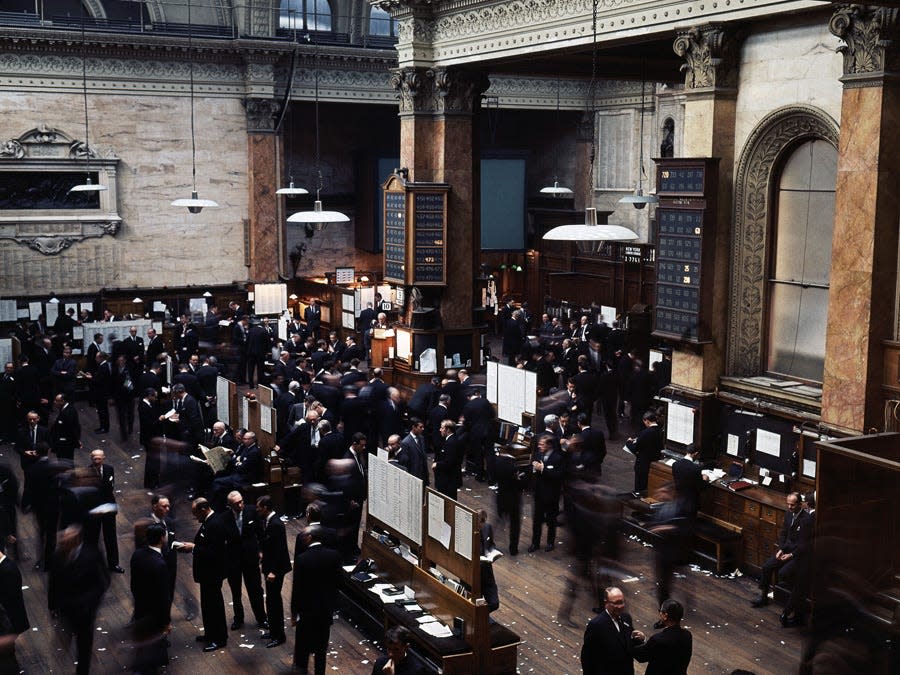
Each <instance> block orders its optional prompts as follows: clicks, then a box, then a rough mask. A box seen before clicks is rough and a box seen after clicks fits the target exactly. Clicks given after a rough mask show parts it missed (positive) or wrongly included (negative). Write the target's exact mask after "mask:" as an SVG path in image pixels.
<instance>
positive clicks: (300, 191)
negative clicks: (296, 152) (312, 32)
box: [273, 28, 309, 196]
mask: <svg viewBox="0 0 900 675" xmlns="http://www.w3.org/2000/svg"><path fill="white" fill-rule="evenodd" d="M307 39H308V36H307ZM294 42H295V44H294V52H293V54H292V55H291V72H290V74H289V75H288V84H287V89H286V91H285V93H284V102H283V103H282V106H281V115H280V116H279V117H278V124H276V125H275V134H273V137H274V135H277V134H278V129H279V128H281V124H282V122H284V117H285V114H286V113H287V106H288V103H290V100H291V90H292V89H293V87H294V69H295V68H296V65H297V45H296V42H297V30H296V28H295V29H294ZM285 137H286V138H285V140H286V141H287V142H286V143H285V145H286V148H285V154H287V155H288V176H289V178H290V180H289V182H288V186H287V187H283V188H278V189H277V190H276V191H275V194H276V195H287V196H292V195H308V194H309V190H307V189H305V188H302V187H295V186H294V159H293V155H292V154H291V128H290V127H288V128H287V131H285Z"/></svg>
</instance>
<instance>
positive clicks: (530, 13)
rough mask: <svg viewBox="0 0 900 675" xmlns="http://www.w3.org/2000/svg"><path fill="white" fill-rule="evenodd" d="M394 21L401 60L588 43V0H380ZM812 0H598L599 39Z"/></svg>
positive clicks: (815, 5)
mask: <svg viewBox="0 0 900 675" xmlns="http://www.w3.org/2000/svg"><path fill="white" fill-rule="evenodd" d="M378 4H379V5H380V6H381V7H383V8H385V9H387V10H388V11H389V12H391V14H392V16H394V17H395V18H396V19H397V20H398V31H399V33H398V34H399V43H398V45H397V51H398V54H399V63H400V65H401V66H404V67H405V66H412V65H417V66H423V67H425V66H427V65H429V64H431V65H443V66H450V65H463V64H465V63H469V62H473V61H484V60H486V59H488V60H489V59H492V58H500V57H509V56H513V55H525V54H530V55H534V54H535V53H540V52H545V51H546V52H551V51H555V50H558V49H560V48H561V47H575V46H584V45H589V44H590V43H591V42H592V41H593V27H592V12H593V0H442V1H439V0H433V1H429V0H384V1H383V2H380V3H378ZM821 4H822V3H821V2H818V1H816V0H719V1H716V0H600V3H599V10H598V16H597V40H598V42H599V43H615V42H619V41H621V40H623V39H627V38H630V37H633V38H641V39H648V38H652V37H654V36H658V37H665V36H669V35H671V33H672V31H673V30H674V29H676V28H678V27H681V26H684V25H686V24H687V25H690V24H703V23H710V22H715V21H729V22H731V21H741V20H748V19H752V18H755V17H766V18H771V17H772V16H774V15H777V14H780V13H795V12H798V11H803V10H808V9H821Z"/></svg>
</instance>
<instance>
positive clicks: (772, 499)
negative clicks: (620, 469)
mask: <svg viewBox="0 0 900 675" xmlns="http://www.w3.org/2000/svg"><path fill="white" fill-rule="evenodd" d="M671 481H672V467H670V466H667V465H666V464H664V463H663V462H654V463H653V464H651V465H650V477H649V480H648V489H649V493H650V494H651V495H652V494H653V493H654V492H655V491H656V490H657V489H659V488H661V487H663V486H665V485H666V484H668V483H670V482H671ZM786 510H787V507H786V506H785V496H784V495H783V494H782V493H780V492H775V491H773V490H769V489H768V488H764V487H753V488H749V489H747V490H742V491H741V492H733V491H732V490H729V489H728V488H727V487H726V486H725V485H722V483H721V482H719V481H716V482H714V483H710V484H709V487H708V488H707V489H706V490H704V491H703V492H702V493H701V495H700V512H701V513H703V514H706V515H708V516H712V517H713V518H717V519H719V520H722V521H725V522H726V523H731V524H732V525H735V526H737V527H739V528H741V537H742V541H741V558H742V561H741V568H742V569H746V570H749V571H751V572H753V573H754V574H759V573H760V572H761V566H762V564H763V562H765V561H766V559H767V558H768V557H769V556H771V555H772V554H773V553H774V551H775V548H774V546H775V543H776V541H777V540H778V532H779V531H780V530H781V526H782V524H783V523H784V512H785V511H786Z"/></svg>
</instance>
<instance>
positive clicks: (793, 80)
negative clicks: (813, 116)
mask: <svg viewBox="0 0 900 675" xmlns="http://www.w3.org/2000/svg"><path fill="white" fill-rule="evenodd" d="M829 17H830V13H822V14H817V15H812V16H808V17H806V18H800V17H797V18H794V19H789V18H787V17H782V18H780V19H779V21H778V23H777V24H776V23H771V24H757V25H755V26H754V29H753V32H752V33H751V34H750V35H748V36H747V39H746V41H745V42H744V46H743V49H742V50H741V65H740V84H739V87H738V97H737V114H736V120H735V148H736V152H735V162H737V161H739V159H740V155H741V149H742V148H743V146H744V144H745V142H746V140H747V137H748V136H749V135H750V133H751V132H752V131H753V129H754V128H755V127H756V125H757V124H758V123H759V121H760V120H762V119H763V118H764V117H765V116H766V115H768V114H769V113H770V112H772V111H773V110H776V109H777V108H780V107H783V106H788V105H810V106H814V107H816V108H819V109H820V110H823V111H824V112H826V113H827V114H828V115H830V116H831V117H832V118H833V119H834V120H835V121H836V122H838V123H839V124H840V121H841V92H842V91H843V87H842V85H841V83H840V81H839V78H840V77H841V75H842V70H841V55H840V54H838V53H837V52H836V51H835V50H836V49H837V47H838V44H839V41H838V39H837V38H836V37H835V36H834V35H832V34H831V33H830V32H829V31H828V19H829Z"/></svg>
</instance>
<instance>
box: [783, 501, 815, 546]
mask: <svg viewBox="0 0 900 675" xmlns="http://www.w3.org/2000/svg"><path fill="white" fill-rule="evenodd" d="M812 534H813V518H812V516H811V515H809V511H807V510H806V509H802V510H801V511H799V512H798V513H797V515H794V514H792V513H791V512H790V511H788V512H786V513H785V514H784V524H783V525H782V526H781V532H780V533H779V534H778V548H780V549H781V550H782V551H784V552H785V553H793V554H794V557H796V558H800V557H802V556H805V555H806V554H807V553H809V547H810V544H811V543H812Z"/></svg>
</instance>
